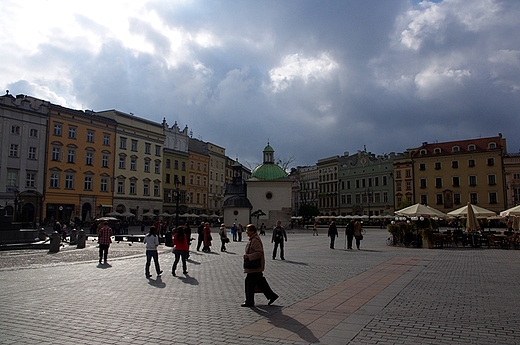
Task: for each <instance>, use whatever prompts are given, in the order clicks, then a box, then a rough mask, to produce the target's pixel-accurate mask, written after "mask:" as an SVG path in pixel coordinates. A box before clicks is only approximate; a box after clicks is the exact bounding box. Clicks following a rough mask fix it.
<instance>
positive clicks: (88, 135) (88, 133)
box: [87, 130, 94, 143]
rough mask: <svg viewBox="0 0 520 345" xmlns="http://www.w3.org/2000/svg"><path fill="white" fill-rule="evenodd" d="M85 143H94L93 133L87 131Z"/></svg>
mask: <svg viewBox="0 0 520 345" xmlns="http://www.w3.org/2000/svg"><path fill="white" fill-rule="evenodd" d="M87 142H89V143H93V142H94V131H90V130H89V131H87Z"/></svg>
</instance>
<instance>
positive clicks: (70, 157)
mask: <svg viewBox="0 0 520 345" xmlns="http://www.w3.org/2000/svg"><path fill="white" fill-rule="evenodd" d="M74 162H76V150H73V149H69V150H68V153H67V163H74Z"/></svg>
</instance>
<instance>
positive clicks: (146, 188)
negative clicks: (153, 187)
mask: <svg viewBox="0 0 520 345" xmlns="http://www.w3.org/2000/svg"><path fill="white" fill-rule="evenodd" d="M143 195H150V185H149V184H148V183H145V184H144V185H143Z"/></svg>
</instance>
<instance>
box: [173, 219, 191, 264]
mask: <svg viewBox="0 0 520 345" xmlns="http://www.w3.org/2000/svg"><path fill="white" fill-rule="evenodd" d="M172 227H173V226H172ZM184 234H185V235H186V238H187V239H188V256H187V257H188V258H189V257H190V246H191V240H192V238H191V228H190V224H188V223H185V224H184Z"/></svg>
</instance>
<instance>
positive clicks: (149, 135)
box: [0, 93, 245, 223]
mask: <svg viewBox="0 0 520 345" xmlns="http://www.w3.org/2000/svg"><path fill="white" fill-rule="evenodd" d="M0 118H1V122H0V133H1V135H2V139H1V140H0V143H1V144H0V151H1V155H0V205H1V206H2V207H4V208H5V213H6V214H7V215H13V217H14V218H15V219H17V220H24V221H30V222H34V223H40V222H42V221H44V220H45V221H46V222H47V223H51V222H53V221H55V220H58V221H69V220H70V219H74V220H79V221H89V220H91V219H94V218H96V217H99V216H104V215H107V214H111V213H113V212H117V213H119V214H122V215H124V216H127V217H129V218H130V219H136V220H140V219H142V216H143V215H152V214H154V215H160V214H163V213H165V212H167V213H169V214H174V213H176V211H177V208H178V209H179V213H182V214H185V213H190V214H197V215H200V214H207V215H217V216H218V215H221V214H222V206H223V202H224V192H225V185H226V183H228V182H230V181H231V179H232V166H233V164H235V163H236V162H235V161H234V160H233V159H231V158H229V157H227V156H226V155H225V149H224V148H223V147H220V146H218V145H215V144H212V143H208V142H203V141H201V140H198V139H194V138H192V137H191V133H189V131H188V127H187V126H186V127H185V128H184V129H181V128H179V126H178V125H177V123H176V122H175V124H174V125H173V126H169V125H168V124H167V122H166V119H164V120H163V122H162V123H156V122H153V121H149V120H147V119H144V118H140V117H137V116H134V115H133V114H131V113H130V114H127V113H123V112H120V111H117V110H107V111H100V112H94V111H88V110H87V111H81V110H75V109H70V108H66V107H62V106H59V105H55V104H52V103H50V102H48V101H44V100H39V99H37V98H34V97H30V96H25V95H17V96H16V97H14V96H12V95H10V94H9V93H7V94H6V95H4V96H1V97H0ZM244 169H245V168H244Z"/></svg>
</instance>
